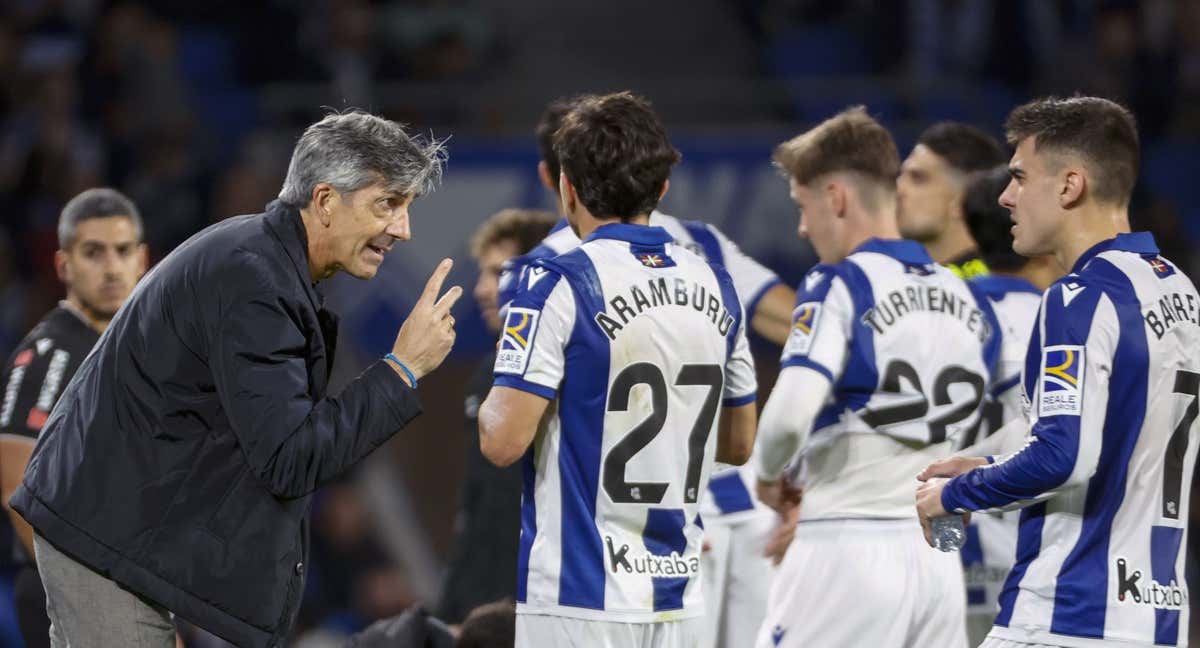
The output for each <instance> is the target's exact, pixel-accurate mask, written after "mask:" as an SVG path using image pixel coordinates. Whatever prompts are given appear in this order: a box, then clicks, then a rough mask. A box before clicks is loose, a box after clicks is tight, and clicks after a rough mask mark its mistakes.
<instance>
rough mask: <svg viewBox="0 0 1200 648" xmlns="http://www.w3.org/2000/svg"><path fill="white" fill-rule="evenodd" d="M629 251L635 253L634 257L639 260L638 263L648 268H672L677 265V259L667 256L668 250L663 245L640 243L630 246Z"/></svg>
mask: <svg viewBox="0 0 1200 648" xmlns="http://www.w3.org/2000/svg"><path fill="white" fill-rule="evenodd" d="M629 251H630V252H632V253H633V257H634V258H635V259H637V260H638V263H640V264H642V265H644V266H646V267H647V268H671V267H674V266H675V260H674V259H672V258H671V257H669V256H667V251H666V249H664V248H663V247H661V246H653V247H642V246H639V245H631V246H629Z"/></svg>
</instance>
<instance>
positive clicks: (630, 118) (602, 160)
mask: <svg viewBox="0 0 1200 648" xmlns="http://www.w3.org/2000/svg"><path fill="white" fill-rule="evenodd" d="M554 152H555V153H556V154H557V155H558V159H559V162H560V164H561V165H562V172H563V173H564V174H566V176H567V179H569V180H570V181H571V184H572V185H574V187H575V190H576V192H578V194H579V200H580V201H581V202H582V203H583V206H584V207H587V209H588V211H589V212H591V213H592V215H594V216H596V217H597V218H611V217H617V218H620V219H621V220H628V219H629V218H632V217H633V216H636V215H638V214H648V213H650V212H651V211H653V210H654V208H655V207H656V206H658V199H659V198H660V197H661V196H662V189H663V183H665V182H666V181H667V178H668V177H670V175H671V167H672V166H674V165H675V163H676V162H678V161H679V157H680V156H679V151H677V150H675V147H674V146H671V141H670V140H668V139H667V131H666V128H664V127H663V124H662V121H661V120H660V119H659V118H658V115H657V114H655V112H654V109H653V108H651V107H650V102H648V101H646V100H645V99H643V98H642V97H639V96H637V95H635V94H633V93H631V92H616V93H613V94H609V95H604V96H600V97H587V98H584V99H582V100H580V101H579V102H578V103H577V104H576V105H575V108H574V110H572V111H571V112H570V113H568V114H567V116H566V117H565V118H564V119H563V123H562V126H561V127H559V129H558V133H557V135H555V137H554Z"/></svg>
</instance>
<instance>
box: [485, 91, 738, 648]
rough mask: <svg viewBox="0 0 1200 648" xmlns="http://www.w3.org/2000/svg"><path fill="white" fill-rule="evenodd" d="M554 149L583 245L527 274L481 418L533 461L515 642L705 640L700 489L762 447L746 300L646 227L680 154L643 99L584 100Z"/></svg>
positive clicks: (496, 447)
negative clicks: (716, 470)
mask: <svg viewBox="0 0 1200 648" xmlns="http://www.w3.org/2000/svg"><path fill="white" fill-rule="evenodd" d="M555 150H556V152H557V153H558V155H559V158H560V160H561V162H562V171H561V173H560V188H561V196H562V206H563V211H564V212H565V213H566V214H567V218H568V220H569V222H570V224H571V228H572V229H573V230H575V231H576V233H577V234H578V235H580V236H581V237H582V238H583V240H584V243H583V244H582V245H581V246H580V247H578V248H576V249H575V250H572V251H571V252H568V253H566V254H563V255H560V256H558V257H555V258H553V259H543V260H541V261H539V262H538V263H537V264H535V265H534V266H533V267H531V268H530V269H529V270H528V271H527V272H525V273H524V275H523V276H522V278H521V286H520V288H519V292H518V294H517V297H516V298H515V299H514V300H513V302H512V304H511V305H510V306H509V308H508V311H507V313H506V316H505V326H504V332H503V334H502V337H501V341H500V349H499V352H498V354H497V360H496V370H495V374H496V378H495V383H494V386H493V388H492V391H491V393H490V394H489V395H488V398H487V400H486V401H485V402H484V404H483V406H482V407H481V408H480V412H479V421H480V442H481V445H482V449H483V452H484V454H485V455H486V456H487V457H488V458H489V459H491V460H492V461H493V462H495V463H497V464H501V465H503V464H508V463H511V462H513V461H515V460H517V459H518V458H522V457H523V458H524V462H525V464H524V465H525V475H526V477H525V494H524V498H523V502H522V507H523V515H522V530H521V543H520V555H519V557H518V578H517V601H518V603H517V612H518V616H517V646H539V647H540V646H589V647H591V646H599V647H604V646H613V647H616V646H648V647H660V646H661V647H673V646H680V647H682V646H688V647H691V646H695V645H697V643H698V642H699V640H700V635H701V632H702V631H701V627H702V626H701V623H700V620H699V619H698V618H697V617H698V616H699V615H701V614H703V606H704V602H703V586H702V584H701V582H700V578H699V576H700V545H701V534H702V532H701V529H700V527H699V525H698V524H697V522H698V516H697V512H698V500H699V496H700V492H701V491H703V489H704V488H705V486H706V482H707V481H708V476H709V473H710V472H711V470H712V465H713V459H714V457H716V458H718V459H720V460H722V461H725V462H728V463H735V464H738V463H742V462H744V461H745V460H746V458H747V457H748V456H749V453H750V449H751V447H752V446H753V438H754V426H755V422H756V416H755V405H754V398H755V380H754V365H753V361H752V360H751V358H750V354H749V349H748V345H747V342H746V337H745V328H746V326H745V322H744V317H743V315H742V309H741V305H740V302H739V301H738V298H737V294H736V293H735V291H734V289H733V283H732V281H731V280H730V278H729V275H728V273H727V272H726V271H725V270H724V269H723V268H721V267H720V266H717V265H715V264H710V263H708V262H706V261H705V260H704V259H702V258H700V257H699V256H697V255H695V254H693V253H691V252H689V251H688V250H686V249H685V248H683V247H682V246H679V245H677V244H676V243H674V242H673V241H672V239H671V237H670V235H668V234H667V233H666V232H665V231H664V230H662V229H661V228H657V227H651V226H648V221H649V218H648V217H649V213H650V211H651V210H653V208H654V206H655V204H656V203H657V202H658V199H659V198H660V197H661V195H662V193H663V192H665V191H666V188H667V177H668V174H669V171H670V168H671V166H672V165H673V164H674V163H675V162H676V161H677V160H678V153H677V152H676V151H675V149H674V148H673V147H671V145H670V142H669V141H667V138H666V133H665V131H664V130H663V127H662V124H661V122H660V121H659V120H658V117H657V116H656V115H655V114H654V112H653V111H652V110H651V109H650V107H649V105H648V104H647V103H646V102H645V101H644V100H642V99H640V98H637V97H635V96H633V95H631V94H629V93H618V94H615V95H607V96H604V97H592V98H587V99H584V100H582V101H580V102H578V103H577V104H576V106H575V107H574V108H573V109H572V111H571V112H570V113H569V114H568V116H567V117H566V119H565V120H564V123H563V125H562V127H561V128H560V129H559V130H558V132H557V134H556V135H555ZM722 404H723V405H724V407H723V408H721V407H720V406H721V405H722ZM719 409H720V412H719V413H720V416H721V420H720V422H719V423H718V419H717V416H718V410H719ZM714 432H716V434H714Z"/></svg>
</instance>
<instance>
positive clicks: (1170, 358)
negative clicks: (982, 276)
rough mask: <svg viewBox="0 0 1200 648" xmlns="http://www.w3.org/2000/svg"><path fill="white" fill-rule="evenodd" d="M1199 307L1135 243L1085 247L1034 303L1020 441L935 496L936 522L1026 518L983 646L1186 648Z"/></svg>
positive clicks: (1145, 242) (1178, 279) (1172, 273)
mask: <svg viewBox="0 0 1200 648" xmlns="http://www.w3.org/2000/svg"><path fill="white" fill-rule="evenodd" d="M1198 308H1200V297H1198V296H1197V294H1196V289H1195V288H1194V286H1193V285H1192V282H1191V281H1190V280H1189V279H1188V278H1187V277H1186V276H1184V275H1183V274H1182V273H1181V272H1179V269H1178V268H1177V267H1175V266H1174V265H1173V264H1172V263H1170V262H1169V261H1167V260H1165V259H1163V258H1162V257H1161V256H1159V253H1158V247H1157V245H1156V244H1155V242H1154V239H1153V237H1152V236H1151V235H1150V234H1147V233H1137V234H1122V235H1119V236H1117V237H1116V238H1114V239H1110V240H1108V241H1104V242H1102V243H1100V244H1098V245H1096V246H1095V247H1093V248H1092V249H1091V250H1089V251H1088V252H1086V253H1085V254H1084V255H1083V256H1082V257H1080V259H1079V260H1078V262H1077V263H1076V264H1075V267H1074V269H1073V271H1072V273H1071V274H1069V275H1067V276H1066V277H1064V278H1062V279H1060V280H1059V281H1058V282H1056V283H1055V284H1054V285H1053V286H1051V288H1050V289H1049V290H1048V291H1046V294H1045V295H1044V297H1043V299H1042V304H1041V309H1040V311H1039V315H1038V320H1037V326H1036V328H1035V329H1034V332H1033V337H1032V340H1031V342H1030V345H1029V353H1028V356H1027V358H1026V363H1025V371H1024V375H1023V379H1022V383H1023V387H1024V392H1025V393H1026V394H1027V395H1028V396H1029V403H1030V407H1031V413H1032V415H1033V417H1034V424H1033V427H1032V429H1031V430H1030V438H1029V441H1028V442H1027V444H1026V445H1025V447H1024V448H1023V449H1022V450H1020V451H1019V452H1016V453H1014V454H1012V455H1009V456H1007V457H1005V458H1003V459H1001V460H999V461H997V462H995V463H993V464H991V465H989V466H985V467H983V468H980V469H977V470H973V471H971V472H969V473H967V474H965V475H961V476H959V477H956V478H955V479H953V480H951V481H950V482H949V483H948V484H947V485H946V488H945V490H944V491H943V494H942V503H943V505H944V506H945V507H946V508H947V509H948V510H959V511H965V510H985V509H1008V508H1020V507H1025V508H1024V510H1023V511H1022V512H1021V523H1020V529H1019V533H1018V539H1017V560H1016V565H1015V566H1014V567H1013V570H1012V572H1011V574H1010V575H1009V577H1008V580H1007V582H1006V583H1005V586H1004V591H1003V592H1002V594H1001V596H1000V614H999V616H997V618H996V628H995V629H994V630H993V633H994V634H996V635H998V636H1000V637H1001V638H1004V639H1010V640H1013V641H1024V642H1034V643H1049V644H1054V645H1061V646H1099V645H1128V646H1152V645H1159V646H1176V645H1178V646H1183V645H1186V642H1187V636H1186V635H1187V632H1186V631H1187V625H1188V591H1187V585H1186V583H1185V582H1184V571H1183V570H1184V550H1183V547H1185V546H1186V544H1187V519H1188V505H1189V501H1188V500H1189V485H1190V484H1191V480H1192V471H1193V468H1194V464H1195V457H1196V445H1197V444H1196V443H1195V435H1196V433H1197V424H1196V419H1197V413H1198V406H1200V327H1198V319H1197V310H1198Z"/></svg>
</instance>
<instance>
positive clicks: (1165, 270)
mask: <svg viewBox="0 0 1200 648" xmlns="http://www.w3.org/2000/svg"><path fill="white" fill-rule="evenodd" d="M1142 258H1143V259H1145V260H1146V263H1149V264H1150V267H1151V268H1152V269H1153V270H1154V274H1156V275H1158V278H1159V279H1165V278H1166V277H1170V276H1171V275H1173V274H1175V268H1172V267H1171V264H1169V263H1167V262H1166V261H1163V260H1162V258H1161V257H1157V256H1152V257H1142Z"/></svg>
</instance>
